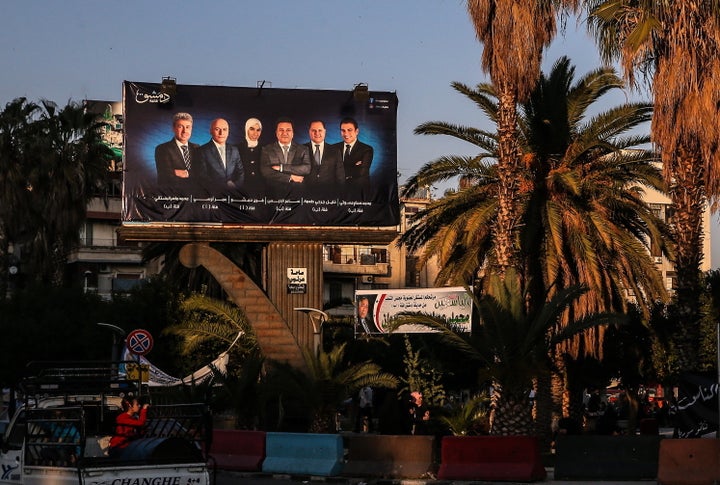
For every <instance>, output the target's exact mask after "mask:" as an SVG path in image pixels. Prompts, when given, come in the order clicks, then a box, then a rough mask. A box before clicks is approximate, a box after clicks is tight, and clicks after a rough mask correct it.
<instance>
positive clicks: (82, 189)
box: [20, 101, 113, 286]
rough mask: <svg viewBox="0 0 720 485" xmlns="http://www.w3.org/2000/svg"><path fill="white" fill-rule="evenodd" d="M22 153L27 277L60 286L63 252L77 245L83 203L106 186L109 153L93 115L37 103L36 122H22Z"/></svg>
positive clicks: (71, 106) (73, 107)
mask: <svg viewBox="0 0 720 485" xmlns="http://www.w3.org/2000/svg"><path fill="white" fill-rule="evenodd" d="M26 122H27V123H29V129H28V131H27V132H26V136H27V137H28V138H27V150H26V151H25V152H24V153H23V154H22V159H21V160H20V163H21V166H22V167H23V169H22V170H23V173H24V175H25V177H26V183H25V185H24V186H23V187H22V189H20V190H26V191H28V192H30V206H29V208H28V218H27V220H26V224H27V225H28V227H29V229H30V230H31V231H32V237H31V238H30V240H29V241H28V242H27V245H28V246H29V249H30V250H29V254H30V255H31V256H30V257H31V260H30V265H31V267H32V271H31V274H33V275H34V276H35V278H36V279H37V280H38V281H50V282H51V283H52V284H54V285H56V286H57V285H60V284H62V283H63V280H64V274H63V271H64V267H65V260H66V255H67V252H68V251H69V250H70V249H71V248H72V247H73V246H74V245H75V244H77V243H78V242H79V238H80V228H81V227H82V224H83V223H84V222H85V217H86V210H87V204H88V202H89V201H90V200H91V199H92V198H93V197H95V196H96V194H97V193H98V191H99V189H102V188H104V184H105V183H107V182H108V181H109V167H110V161H111V160H112V159H113V152H112V151H111V150H110V149H109V148H108V147H107V145H105V144H104V143H103V142H102V139H101V132H100V130H101V128H102V126H104V123H102V122H98V121H97V119H96V115H94V114H92V113H89V112H87V111H86V110H85V108H84V107H83V106H82V105H81V104H79V103H74V102H70V103H68V104H67V105H66V106H65V107H64V108H62V109H58V107H57V105H56V104H55V103H52V102H50V101H42V102H41V110H40V112H39V117H38V118H37V119H34V120H26Z"/></svg>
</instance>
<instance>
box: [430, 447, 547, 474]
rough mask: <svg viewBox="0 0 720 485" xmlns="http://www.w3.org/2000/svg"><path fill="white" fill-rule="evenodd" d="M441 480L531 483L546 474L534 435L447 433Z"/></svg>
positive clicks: (440, 472) (442, 456)
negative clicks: (454, 434) (452, 434)
mask: <svg viewBox="0 0 720 485" xmlns="http://www.w3.org/2000/svg"><path fill="white" fill-rule="evenodd" d="M440 453H441V456H440V469H439V470H438V479H441V480H486V481H493V480H502V481H520V482H531V481H536V480H543V479H544V478H545V477H546V472H545V467H544V466H543V464H542V460H541V458H540V446H539V443H538V441H537V439H536V438H534V437H531V436H444V437H443V438H442V441H441V444H440Z"/></svg>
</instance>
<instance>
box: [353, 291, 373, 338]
mask: <svg viewBox="0 0 720 485" xmlns="http://www.w3.org/2000/svg"><path fill="white" fill-rule="evenodd" d="M355 333H356V334H362V333H377V327H376V326H375V322H374V320H373V316H372V313H371V312H370V299H369V298H368V297H367V296H361V297H359V298H358V301H357V321H356V323H355Z"/></svg>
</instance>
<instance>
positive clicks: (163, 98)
mask: <svg viewBox="0 0 720 485" xmlns="http://www.w3.org/2000/svg"><path fill="white" fill-rule="evenodd" d="M135 102H136V103H138V104H143V103H157V104H162V103H169V102H170V95H169V94H167V93H158V92H157V91H153V92H151V93H144V92H143V91H142V90H141V89H138V91H137V93H135Z"/></svg>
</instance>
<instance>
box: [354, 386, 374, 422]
mask: <svg viewBox="0 0 720 485" xmlns="http://www.w3.org/2000/svg"><path fill="white" fill-rule="evenodd" d="M358 398H359V403H358V407H359V409H358V414H357V423H356V425H355V428H356V431H361V432H363V433H372V431H373V422H372V419H373V389H372V387H370V386H365V387H363V388H362V389H360V393H359V394H358Z"/></svg>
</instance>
